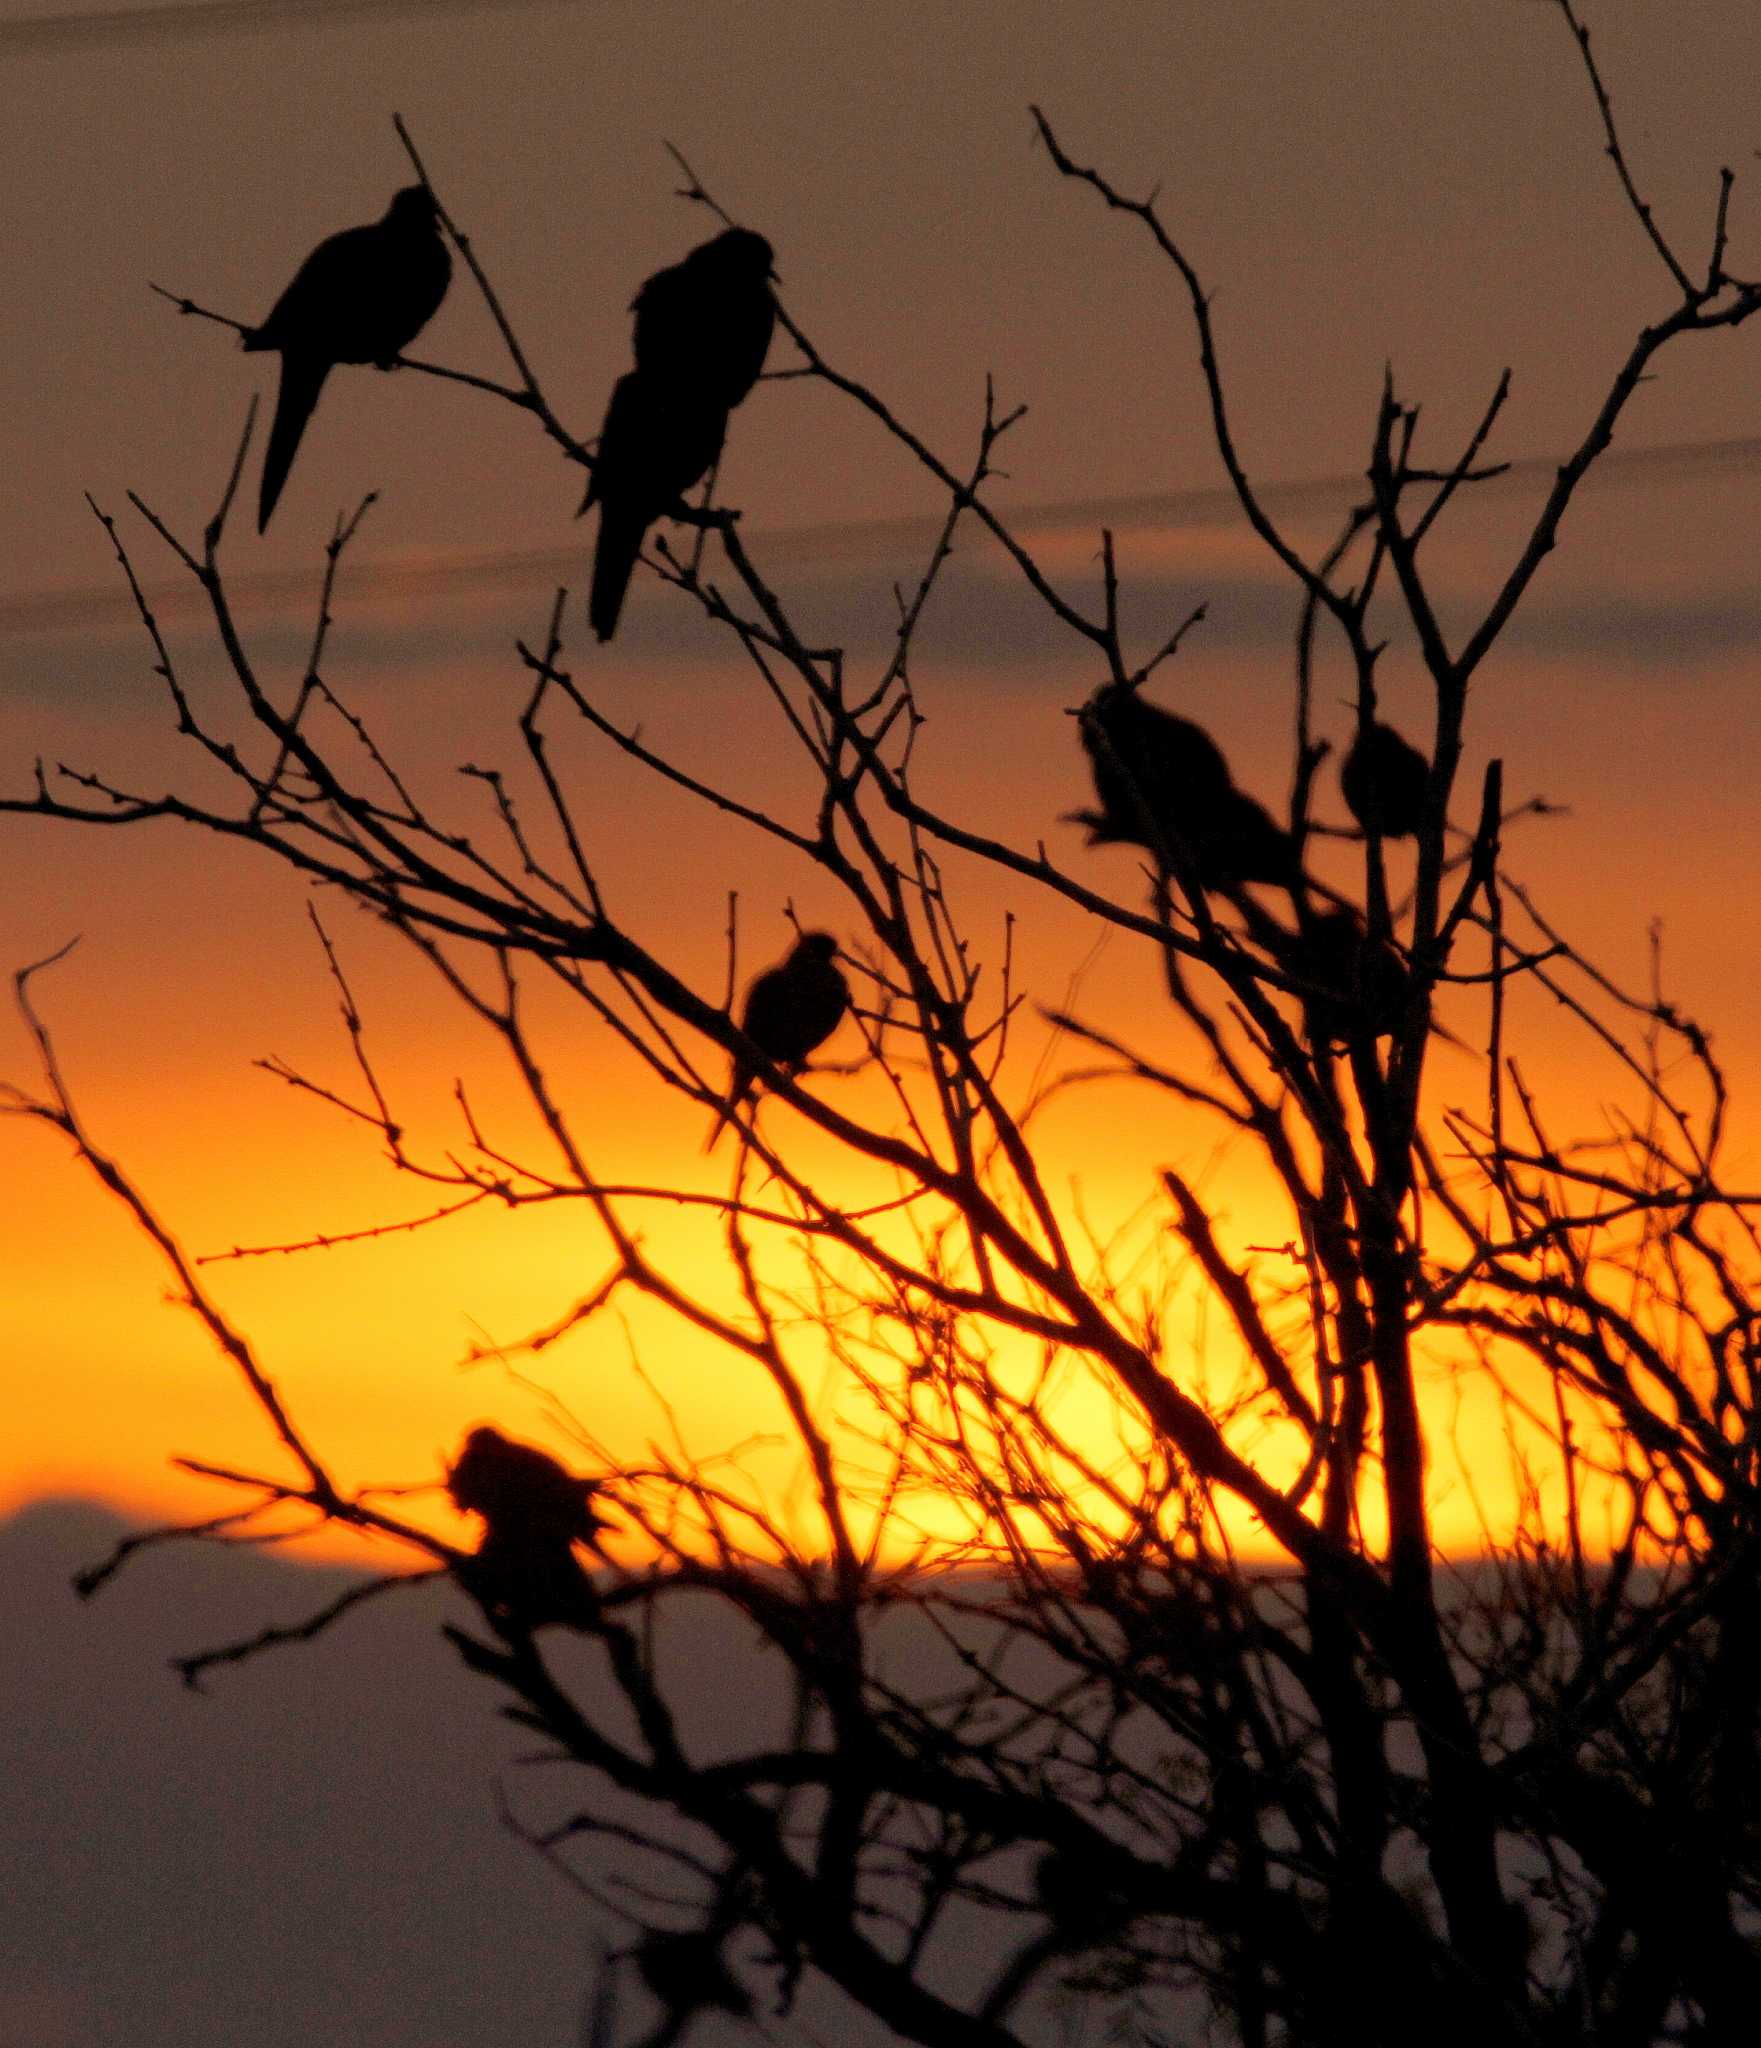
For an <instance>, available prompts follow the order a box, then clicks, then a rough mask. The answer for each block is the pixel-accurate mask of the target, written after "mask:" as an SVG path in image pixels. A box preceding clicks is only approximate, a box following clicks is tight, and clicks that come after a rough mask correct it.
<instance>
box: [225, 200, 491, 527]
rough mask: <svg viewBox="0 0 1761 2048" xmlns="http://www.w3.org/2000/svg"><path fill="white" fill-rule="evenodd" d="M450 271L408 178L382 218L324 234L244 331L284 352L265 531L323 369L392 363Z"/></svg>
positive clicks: (435, 302) (434, 305)
mask: <svg viewBox="0 0 1761 2048" xmlns="http://www.w3.org/2000/svg"><path fill="white" fill-rule="evenodd" d="M451 278H452V258H451V257H450V256H449V255H448V254H447V249H446V244H445V242H444V241H443V240H442V239H441V235H440V228H439V225H438V223H437V220H436V217H435V209H434V201H433V199H432V197H431V196H430V195H429V193H428V192H427V190H426V189H425V188H424V187H423V186H421V185H406V186H405V187H404V189H403V190H402V191H401V192H399V193H398V194H397V195H396V196H395V197H394V198H393V200H392V202H391V204H390V206H389V207H387V208H386V211H385V216H384V218H383V219H382V220H376V221H374V222H373V223H372V224H371V226H369V227H362V228H346V229H344V231H343V232H342V233H341V234H340V235H332V236H330V237H329V238H328V240H326V241H322V242H320V243H319V244H318V246H317V248H316V249H314V250H313V251H312V253H311V255H310V256H308V257H307V258H306V260H305V262H304V263H302V264H301V265H300V267H299V271H298V273H297V274H296V275H295V277H294V281H293V283H292V284H290V285H289V286H288V288H287V290H286V291H284V292H283V293H282V295H281V297H280V298H279V299H277V300H276V302H275V310H274V311H273V312H272V313H271V314H270V315H269V317H268V319H267V320H265V321H264V322H263V324H262V326H261V327H253V328H252V329H251V330H250V331H249V332H248V333H247V334H246V335H245V337H244V345H245V347H246V348H247V349H278V350H279V351H280V353H281V391H280V394H279V396H278V397H277V399H276V401H275V422H274V424H273V425H272V426H271V428H270V429H269V447H268V450H267V452H266V453H265V455H264V457H263V484H262V491H261V494H260V495H259V498H258V501H257V531H258V532H259V533H261V532H262V531H263V529H264V528H265V527H266V526H267V525H268V524H269V516H270V514H271V513H272V512H273V511H274V510H275V505H276V500H277V499H278V498H279V497H280V496H281V487H282V485H283V484H285V483H286V482H287V473H288V471H289V469H290V468H292V466H293V459H294V454H295V451H296V450H297V449H298V447H299V445H300V436H301V435H302V434H303V433H304V432H305V429H306V422H307V420H308V419H310V418H311V416H312V408H313V406H315V405H316V404H317V403H318V394H319V392H320V391H322V390H323V388H324V380H325V378H326V377H328V376H329V375H330V372H331V371H332V370H333V369H334V368H335V367H336V365H337V364H338V363H377V364H378V365H379V366H380V367H381V368H382V369H387V368H389V367H390V366H391V363H392V361H393V360H394V358H396V357H397V356H399V355H401V354H402V353H403V351H404V350H405V349H406V348H408V347H409V345H410V343H411V342H412V341H414V340H415V338H416V336H417V335H418V334H420V333H421V331H422V329H423V328H424V327H426V326H427V324H428V322H429V321H430V320H432V319H433V317H434V315H435V313H436V312H437V311H438V309H439V306H440V302H441V300H442V299H443V298H445V296H446V288H447V285H448V283H449V282H450V281H451Z"/></svg>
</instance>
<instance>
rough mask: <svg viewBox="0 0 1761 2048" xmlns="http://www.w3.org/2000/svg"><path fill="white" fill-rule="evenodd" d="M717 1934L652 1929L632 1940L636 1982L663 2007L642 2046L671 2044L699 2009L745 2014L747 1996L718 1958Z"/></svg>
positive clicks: (749, 2008)
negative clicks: (639, 1976)
mask: <svg viewBox="0 0 1761 2048" xmlns="http://www.w3.org/2000/svg"><path fill="white" fill-rule="evenodd" d="M723 1939H724V1937H723V1936H722V1935H720V1934H717V1933H715V1932H714V1931H712V1930H711V1929H709V1928H704V1929H701V1930H698V1931H696V1932H691V1933H686V1932H676V1933H675V1932H671V1931H669V1930H666V1929H657V1930H656V1931H655V1932H653V1933H650V1934H645V1935H644V1936H643V1937H642V1939H641V1940H640V1941H639V1942H638V1943H637V1944H636V1947H635V1952H634V1953H635V1957H636V1967H637V1969H638V1970H639V1971H640V1972H641V1973H642V1981H643V1983H645V1984H646V1985H647V1986H648V1988H649V1990H650V1991H652V1992H653V1993H654V1995H655V1997H656V1998H658V1999H659V2000H660V2002H661V2005H662V2006H663V2007H664V2008H665V2017H664V2018H663V2019H662V2021H661V2023H660V2025H659V2027H657V2028H656V2029H655V2031H654V2032H653V2033H652V2034H650V2035H649V2036H648V2039H647V2042H646V2043H645V2048H673V2044H674V2043H676V2042H678V2041H680V2040H682V2039H683V2038H684V2035H685V2032H686V2029H687V2028H688V2027H689V2026H690V2024H691V2022H692V2020H694V2019H695V2018H696V2017H697V2015H698V2014H699V2013H701V2012H725V2013H731V2014H732V2015H733V2017H734V2018H735V2019H740V2020H744V2019H750V2018H751V2016H752V2000H751V1998H750V1997H749V1996H748V1995H747V1992H746V1989H745V1987H744V1985H742V1984H741V1982H740V1980H739V1978H738V1977H736V1976H735V1975H734V1973H733V1971H732V1970H730V1969H729V1968H728V1966H727V1963H726V1962H725V1961H724V1960H723V1958H722V1941H723Z"/></svg>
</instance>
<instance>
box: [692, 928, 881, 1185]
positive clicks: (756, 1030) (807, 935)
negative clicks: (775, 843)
mask: <svg viewBox="0 0 1761 2048" xmlns="http://www.w3.org/2000/svg"><path fill="white" fill-rule="evenodd" d="M837 950H838V942H837V940H836V939H835V938H833V937H832V935H831V933H830V932H803V933H802V934H801V937H800V938H799V939H797V940H796V942H795V944H794V946H793V947H792V948H791V950H790V952H789V955H788V958H787V959H786V960H784V961H783V962H782V963H781V965H780V966H776V967H770V968H767V969H766V970H765V972H764V973H763V974H761V975H759V976H758V978H757V980H756V981H754V982H753V984H752V986H751V987H750V988H749V989H748V990H747V991H746V1007H745V1008H744V1009H743V1010H742V1011H741V1013H740V1029H741V1030H742V1031H743V1032H745V1034H746V1036H747V1037H748V1038H749V1039H751V1041H752V1043H753V1044H754V1045H755V1046H756V1047H757V1048H758V1050H759V1051H760V1052H761V1053H763V1054H764V1055H765V1056H766V1057H767V1058H768V1059H772V1060H774V1061H775V1062H776V1064H777V1065H778V1066H779V1067H782V1068H784V1069H785V1070H786V1071H787V1072H789V1073H791V1074H793V1073H795V1072H797V1071H798V1070H799V1069H800V1068H802V1067H804V1066H805V1065H806V1064H807V1061H808V1058H809V1056H810V1055H811V1054H812V1053H814V1052H816V1051H817V1050H818V1049H819V1047H820V1046H822V1045H824V1043H825V1042H826V1040H827V1039H828V1038H830V1037H831V1035H832V1033H833V1032H834V1031H835V1030H836V1029H837V1028H838V1024H839V1021H840V1020H841V1018H842V1017H843V1015H844V1012H845V1011H846V1010H847V1009H848V1008H849V1007H850V984H849V983H848V982H847V981H846V980H845V979H844V976H843V971H842V970H841V969H840V968H839V966H838V964H837V959H836V955H837ZM757 1085H758V1070H757V1068H756V1067H755V1066H754V1065H753V1063H752V1062H751V1060H749V1059H747V1058H746V1057H745V1055H744V1054H736V1055H735V1058H734V1072H733V1078H732V1080H731V1082H730V1083H729V1086H728V1094H727V1100H726V1101H725V1102H724V1103H723V1104H722V1106H721V1112H720V1114H719V1115H718V1116H717V1118H716V1120H715V1128H714V1129H713V1130H712V1131H711V1132H710V1134H709V1138H708V1141H707V1143H706V1144H705V1145H704V1148H703V1149H704V1151H706V1152H707V1151H709V1150H711V1149H712V1148H713V1146H714V1144H715V1141H716V1140H717V1139H718V1138H719V1137H720V1136H721V1134H722V1127H723V1126H724V1125H725V1124H726V1123H727V1122H728V1120H729V1119H730V1118H731V1117H732V1116H733V1114H734V1112H735V1110H737V1109H738V1108H739V1107H740V1105H741V1103H743V1102H744V1101H745V1100H746V1098H747V1096H748V1095H750V1094H751V1093H752V1091H753V1089H754V1088H755V1087H756V1086H757Z"/></svg>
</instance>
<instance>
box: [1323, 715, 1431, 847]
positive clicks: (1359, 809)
mask: <svg viewBox="0 0 1761 2048" xmlns="http://www.w3.org/2000/svg"><path fill="white" fill-rule="evenodd" d="M1430 779H1431V764H1430V762H1429V761H1427V760H1426V759H1425V757H1424V755H1423V754H1421V753H1420V752H1419V750H1418V748H1417V747H1415V746H1413V745H1412V744H1411V743H1410V742H1409V741H1407V740H1405V739H1403V738H1402V737H1401V736H1400V734H1399V733H1397V732H1396V731H1395V730H1394V728H1393V726H1391V725H1384V724H1382V722H1381V721H1380V720H1379V719H1372V720H1371V721H1370V723H1369V724H1368V725H1366V726H1363V727H1360V729H1359V731H1358V736H1357V738H1356V739H1355V740H1354V741H1353V742H1352V745H1351V751H1350V753H1348V754H1347V755H1346V757H1345V759H1344V760H1343V761H1342V762H1340V764H1339V789H1340V793H1341V794H1342V795H1343V796H1344V798H1345V802H1346V807H1347V808H1348V809H1349V810H1350V812H1351V815H1352V816H1353V817H1354V818H1355V819H1356V820H1357V822H1358V823H1359V824H1360V825H1361V826H1362V827H1363V829H1364V831H1365V832H1379V833H1380V834H1381V836H1382V837H1383V838H1384V839H1410V838H1412V837H1413V836H1414V835H1415V834H1416V833H1417V831H1418V829H1419V826H1420V824H1421V823H1422V822H1423V820H1424V815H1425V790H1426V787H1427V785H1428V784H1429V782H1430Z"/></svg>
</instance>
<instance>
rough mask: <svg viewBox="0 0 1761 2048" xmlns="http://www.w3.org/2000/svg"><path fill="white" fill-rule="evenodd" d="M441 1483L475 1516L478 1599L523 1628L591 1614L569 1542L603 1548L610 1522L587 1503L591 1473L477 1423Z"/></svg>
mask: <svg viewBox="0 0 1761 2048" xmlns="http://www.w3.org/2000/svg"><path fill="white" fill-rule="evenodd" d="M446 1486H447V1491H448V1492H449V1493H450V1494H451V1495H452V1498H453V1502H454V1504H455V1505H456V1506H457V1507H458V1508H460V1509H461V1510H462V1511H463V1512H464V1513H466V1514H472V1515H480V1516H481V1517H482V1518H483V1525H484V1528H483V1540H482V1542H481V1543H480V1544H479V1545H478V1546H477V1555H476V1558H475V1560H474V1566H475V1570H474V1574H473V1579H474V1584H475V1588H476V1590H477V1591H478V1592H479V1593H480V1595H481V1596H482V1597H483V1599H484V1601H485V1604H486V1605H488V1606H489V1607H490V1608H491V1609H493V1610H494V1611H496V1612H498V1613H501V1614H503V1615H505V1616H507V1617H508V1618H509V1619H511V1620H513V1621H514V1622H516V1623H518V1624H519V1625H520V1626H521V1627H524V1628H540V1627H542V1626H543V1625H544V1624H545V1623H546V1622H552V1621H562V1622H573V1623H577V1624H578V1623H580V1622H581V1621H583V1620H585V1619H587V1618H589V1617H590V1616H591V1614H592V1613H593V1611H594V1608H595V1602H594V1597H593V1588H592V1585H591V1582H590V1581H589V1580H588V1578H587V1575H586V1573H585V1572H584V1571H583V1570H582V1568H581V1565H580V1561H579V1560H578V1559H577V1558H576V1556H575V1545H576V1544H577V1543H583V1544H585V1545H586V1546H587V1548H588V1549H590V1550H593V1551H596V1552H598V1554H599V1555H600V1556H602V1557H603V1556H604V1554H605V1553H604V1551H603V1550H602V1549H601V1548H600V1540H599V1539H600V1534H601V1532H602V1531H603V1530H605V1529H608V1528H609V1527H610V1526H611V1524H610V1523H609V1522H607V1521H606V1520H605V1518H604V1517H603V1516H602V1515H601V1514H599V1513H598V1512H597V1510H596V1509H595V1507H594V1505H593V1502H594V1496H595V1495H596V1494H597V1493H598V1491H599V1486H598V1482H597V1481H596V1480H592V1479H581V1478H579V1477H577V1476H576V1475H575V1474H574V1473H573V1472H570V1471H569V1470H567V1468H566V1467H564V1466H562V1465H559V1464H558V1463H557V1461H556V1459H555V1458H553V1457H551V1456H550V1454H549V1453H548V1452H546V1451H541V1450H538V1449H537V1448H536V1447H535V1446H533V1445H531V1444H522V1443H516V1442H515V1441H514V1440H513V1438H511V1437H505V1436H503V1435H502V1433H501V1431H500V1430H499V1429H493V1428H491V1427H490V1426H489V1425H488V1424H484V1425H482V1426H481V1427H479V1428H477V1429H474V1430H472V1431H471V1433H470V1435H469V1436H468V1437H466V1439H465V1443H464V1448H463V1450H461V1451H460V1453H459V1456H458V1459H457V1461H456V1463H455V1464H454V1465H453V1467H452V1470H451V1471H450V1472H449V1473H448V1474H447V1479H446Z"/></svg>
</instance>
